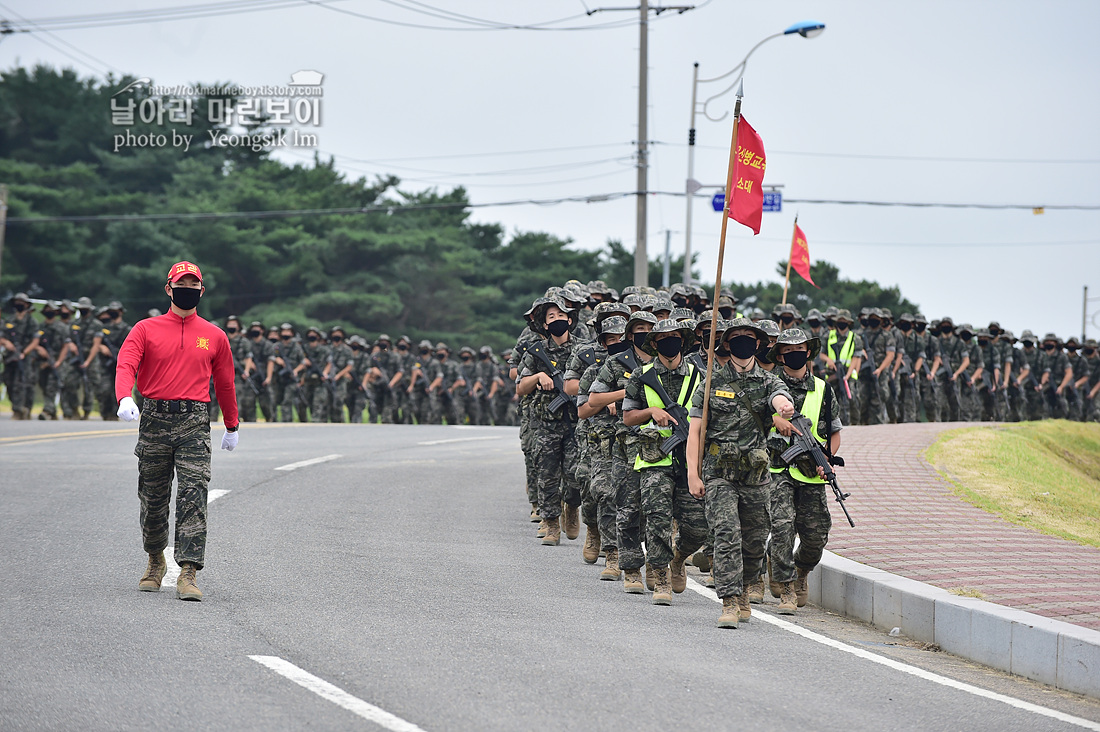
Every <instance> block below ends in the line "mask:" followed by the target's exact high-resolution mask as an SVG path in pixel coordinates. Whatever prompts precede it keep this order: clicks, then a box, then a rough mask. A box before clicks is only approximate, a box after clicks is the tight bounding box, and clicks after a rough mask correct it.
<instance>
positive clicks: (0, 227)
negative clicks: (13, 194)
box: [0, 183, 8, 273]
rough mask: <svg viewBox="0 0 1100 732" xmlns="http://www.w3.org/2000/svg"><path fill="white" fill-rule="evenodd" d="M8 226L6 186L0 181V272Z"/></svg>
mask: <svg viewBox="0 0 1100 732" xmlns="http://www.w3.org/2000/svg"><path fill="white" fill-rule="evenodd" d="M7 228H8V187H7V186H6V185H4V184H2V183H0V273H2V272H3V263H4V230H5V229H7Z"/></svg>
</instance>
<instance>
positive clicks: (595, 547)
mask: <svg viewBox="0 0 1100 732" xmlns="http://www.w3.org/2000/svg"><path fill="white" fill-rule="evenodd" d="M566 536H568V534H566ZM581 556H583V557H584V561H585V562H587V563H588V564H595V563H596V560H597V559H599V558H600V529H599V527H598V526H589V525H588V524H585V533H584V549H583V550H581Z"/></svg>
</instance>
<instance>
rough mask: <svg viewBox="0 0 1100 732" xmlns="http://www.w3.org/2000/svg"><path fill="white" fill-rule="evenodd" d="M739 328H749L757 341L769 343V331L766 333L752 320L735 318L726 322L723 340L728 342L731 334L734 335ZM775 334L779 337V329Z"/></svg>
mask: <svg viewBox="0 0 1100 732" xmlns="http://www.w3.org/2000/svg"><path fill="white" fill-rule="evenodd" d="M761 322H764V321H761ZM739 328H747V329H748V330H751V331H752V332H753V333H754V334H755V335H756V339H757V340H758V341H762V342H764V343H767V342H768V333H767V331H765V330H764V329H763V328H761V327H760V324H759V323H754V322H752V321H751V320H749V319H748V318H734V319H733V320H727V321H726V328H725V333H724V335H723V336H722V340H727V339H728V338H729V337H730V333H732V332H733V331H735V330H737V329H739ZM775 334H776V335H779V329H778V328H776V329H775Z"/></svg>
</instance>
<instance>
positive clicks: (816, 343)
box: [768, 328, 821, 363]
mask: <svg viewBox="0 0 1100 732" xmlns="http://www.w3.org/2000/svg"><path fill="white" fill-rule="evenodd" d="M802 343H805V344H807V346H808V347H809V350H810V359H809V360H810V361H813V360H814V359H815V358H817V354H819V353H821V341H820V339H818V338H817V336H812V335H810V334H809V333H807V332H806V331H804V330H802V329H801V328H787V329H786V330H785V331H783V332H782V333H780V334H779V338H777V339H776V341H775V345H773V346H772V347H771V348H770V349H769V350H768V358H769V359H771V360H772V361H775V362H776V363H779V358H778V356H779V347H780V346H797V345H800V344H802Z"/></svg>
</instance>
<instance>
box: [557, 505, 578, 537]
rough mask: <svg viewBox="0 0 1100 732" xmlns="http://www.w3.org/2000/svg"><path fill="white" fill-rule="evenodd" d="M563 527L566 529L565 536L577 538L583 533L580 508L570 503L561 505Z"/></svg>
mask: <svg viewBox="0 0 1100 732" xmlns="http://www.w3.org/2000/svg"><path fill="white" fill-rule="evenodd" d="M561 527H562V529H564V530H565V538H567V539H576V538H577V537H578V536H580V534H581V520H580V510H579V509H578V508H577V507H576V506H570V505H569V504H568V503H563V504H562V505H561Z"/></svg>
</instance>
